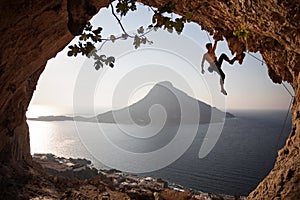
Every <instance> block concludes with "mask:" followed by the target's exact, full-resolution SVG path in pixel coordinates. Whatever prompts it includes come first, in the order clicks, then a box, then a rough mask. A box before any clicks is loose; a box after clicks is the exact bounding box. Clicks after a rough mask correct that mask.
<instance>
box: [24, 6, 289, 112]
mask: <svg viewBox="0 0 300 200" xmlns="http://www.w3.org/2000/svg"><path fill="white" fill-rule="evenodd" d="M151 16H152V11H149V10H148V8H147V7H143V6H138V11H137V12H134V13H129V14H128V15H126V17H123V19H122V23H123V25H124V27H125V28H126V30H127V32H134V31H135V30H136V29H137V28H139V27H140V26H144V27H147V26H148V25H149V24H150V23H151ZM91 22H92V24H93V25H94V26H101V27H103V28H104V30H103V32H102V36H103V37H104V38H108V37H109V36H110V35H111V34H114V35H116V36H118V35H120V34H121V29H120V26H119V25H118V23H117V21H116V20H115V19H114V17H113V16H112V15H111V12H110V9H102V10H101V11H100V13H98V14H97V15H96V16H95V17H94V18H93V19H92V20H91ZM147 37H148V39H149V40H151V41H153V42H154V43H153V44H152V45H143V46H142V47H141V48H139V49H137V50H136V49H135V48H134V46H133V44H132V42H133V41H132V40H126V41H116V42H115V43H113V44H112V43H111V42H108V43H107V44H106V45H104V47H103V48H102V51H101V53H103V54H105V55H112V56H115V57H116V65H115V67H114V68H113V69H109V68H108V67H104V69H101V70H99V71H96V70H95V69H94V68H93V66H92V64H91V61H87V59H86V58H85V57H82V56H77V57H76V58H74V57H68V56H67V51H68V48H67V47H66V48H65V49H64V50H63V51H62V52H60V53H59V54H57V56H56V57H55V58H52V59H51V60H49V61H48V63H47V66H46V69H45V71H44V72H43V74H42V75H41V78H40V80H39V82H38V85H37V89H36V92H35V93H34V96H33V99H32V101H31V105H30V107H29V112H28V114H27V115H30V116H33V115H48V114H71V113H73V100H74V98H81V97H80V95H79V96H78V84H79V85H82V84H88V83H89V82H90V84H96V86H95V88H96V89H95V90H94V93H93V94H85V92H86V91H88V90H86V91H83V90H82V96H84V95H91V98H94V102H95V104H94V105H93V106H94V107H97V108H96V110H97V112H103V111H106V110H110V109H111V108H112V106H113V107H114V108H117V107H124V106H126V104H132V103H133V102H136V101H137V100H139V99H140V98H142V97H143V96H145V95H146V94H147V92H148V91H149V90H150V89H151V87H153V85H154V84H155V83H157V82H160V81H164V80H169V81H171V82H172V84H173V85H174V86H175V87H177V88H179V89H181V90H183V91H185V92H186V93H188V94H189V95H190V96H193V97H195V98H197V99H199V100H201V101H204V102H206V103H209V104H212V105H214V106H216V107H219V108H221V109H223V110H234V109H245V110H248V109H252V110H262V109H263V110H270V109H276V110H278V109H283V110H285V109H287V108H288V106H289V102H290V96H289V94H288V93H287V91H285V89H284V87H283V86H282V85H280V84H274V83H272V81H271V79H270V78H269V77H268V74H267V67H266V66H265V65H262V63H261V62H260V61H258V60H256V59H254V58H253V57H251V56H249V55H248V54H246V57H245V60H244V63H243V64H242V65H239V64H238V63H237V62H236V63H235V64H234V65H233V66H231V65H229V64H228V63H223V66H222V68H223V70H224V72H225V74H226V80H225V88H226V90H227V93H228V95H227V96H226V97H225V96H224V95H223V94H221V93H220V86H219V76H218V75H217V74H216V73H213V74H211V73H209V72H208V71H207V67H208V63H206V64H205V66H206V67H205V69H206V73H205V74H204V75H202V74H201V73H200V62H201V59H202V56H203V54H204V53H205V44H206V43H208V42H209V38H208V36H207V33H206V32H205V31H202V30H201V27H200V26H199V25H197V24H195V23H189V24H186V25H185V28H184V31H183V33H182V34H181V35H177V34H176V33H173V34H170V33H168V32H167V31H164V30H159V31H157V32H151V33H150V34H148V35H147ZM210 39H212V38H211V37H210ZM76 41H77V39H74V40H73V41H72V42H71V43H74V42H76ZM223 52H224V53H226V54H227V55H228V56H229V57H233V56H232V55H231V53H230V51H229V50H228V47H227V45H226V41H220V42H219V43H218V48H217V51H216V54H217V56H219V55H220V54H221V53H223ZM253 55H254V56H256V57H258V58H261V56H260V54H259V53H253ZM83 68H84V69H83ZM144 69H145V70H144ZM159 69H161V70H159ZM91 76H93V77H94V79H93V80H95V83H93V82H92V81H91V80H92V78H91ZM78 77H80V78H78ZM78 80H80V81H81V82H78ZM134 83H139V84H137V85H134ZM75 84H77V85H75ZM120 85H121V86H120ZM76 87H77V90H76ZM118 87H119V89H118ZM288 87H289V88H290V86H289V85H288ZM120 88H121V90H120ZM122 88H123V89H122ZM125 88H126V89H130V88H131V91H130V90H128V91H127V90H126V89H125ZM74 91H75V93H77V94H76V95H77V96H76V95H75V96H74ZM120 91H123V92H124V93H125V91H127V92H130V94H128V93H127V94H124V95H125V96H126V95H127V96H128V97H129V98H127V97H124V99H123V98H121V99H122V100H119V99H118V101H115V100H114V98H115V96H120V95H119V93H118V94H116V93H117V92H120ZM79 92H81V91H79ZM76 100H77V99H76ZM83 101H84V100H82V103H83V104H84V102H83ZM114 101H115V102H117V104H118V105H112V102H114ZM82 106H83V108H82V112H85V113H86V112H89V110H85V108H84V105H82ZM50 107H51V108H50ZM88 107H90V105H89V106H88Z"/></svg>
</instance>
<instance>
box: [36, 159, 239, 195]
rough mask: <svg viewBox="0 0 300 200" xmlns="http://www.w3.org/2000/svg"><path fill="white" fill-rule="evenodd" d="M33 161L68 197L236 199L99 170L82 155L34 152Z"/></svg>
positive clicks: (119, 172)
mask: <svg viewBox="0 0 300 200" xmlns="http://www.w3.org/2000/svg"><path fill="white" fill-rule="evenodd" d="M33 160H34V161H35V162H37V163H38V164H40V165H41V167H42V169H43V171H44V172H45V173H46V174H47V175H48V178H49V179H50V181H51V182H52V183H54V185H56V186H59V187H62V188H64V187H65V188H68V190H67V191H65V192H63V193H62V194H60V195H61V196H62V197H64V198H65V199H77V198H81V197H82V195H83V196H85V197H86V199H118V200H119V199H143V200H148V199H149V200H152V199H153V200H164V199H165V200H169V199H170V200H171V199H172V200H174V199H179V200H180V199H186V200H187V199H191V200H202V199H207V200H210V199H214V200H234V199H244V197H241V196H239V197H237V196H236V197H234V196H229V195H224V194H215V193H205V192H201V191H196V190H192V189H188V188H184V187H182V186H179V185H176V184H170V183H168V182H167V181H164V180H162V179H160V178H152V177H141V176H137V175H134V174H127V173H124V172H121V171H118V170H114V169H110V170H104V169H100V170H99V169H96V168H93V167H92V166H91V161H89V160H86V159H80V158H76V159H74V158H63V157H57V156H55V155H53V154H34V155H33Z"/></svg>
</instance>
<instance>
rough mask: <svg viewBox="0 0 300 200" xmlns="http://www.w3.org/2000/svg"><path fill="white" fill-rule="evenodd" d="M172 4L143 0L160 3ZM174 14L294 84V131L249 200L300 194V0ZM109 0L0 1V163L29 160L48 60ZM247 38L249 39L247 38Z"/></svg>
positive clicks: (231, 1) (185, 5)
mask: <svg viewBox="0 0 300 200" xmlns="http://www.w3.org/2000/svg"><path fill="white" fill-rule="evenodd" d="M168 1H169V0H154V1H148V0H142V3H144V4H146V5H152V6H156V7H157V6H161V5H163V4H164V3H167V2H168ZM173 2H174V3H175V4H176V9H175V12H176V13H178V14H184V13H186V12H189V13H192V14H193V17H192V20H193V21H194V22H196V23H198V24H199V25H201V27H202V28H203V29H205V30H207V31H209V32H210V33H212V34H214V37H215V38H216V39H221V38H222V36H223V37H225V38H226V40H227V43H228V46H229V48H230V49H231V51H232V52H233V53H237V54H238V55H240V54H241V53H242V52H243V51H245V50H249V51H251V52H256V51H260V52H261V54H262V56H263V58H264V60H265V61H266V63H267V65H268V70H269V76H270V78H271V79H272V80H273V81H274V82H275V83H280V82H281V81H288V82H289V83H290V84H291V85H292V87H293V88H294V92H295V99H294V104H293V117H292V120H293V127H292V131H291V134H290V137H289V138H288V140H287V142H286V145H285V147H284V148H283V149H282V150H280V151H279V154H278V158H277V161H276V164H275V166H274V169H273V170H272V171H271V172H270V174H269V175H268V176H267V177H266V178H265V179H264V180H263V181H262V182H261V183H260V184H259V186H258V187H257V188H256V189H255V190H254V191H253V192H252V193H251V194H250V195H249V199H274V198H278V199H297V197H299V196H300V184H299V183H300V167H299V166H300V152H299V151H300V150H299V149H300V88H299V84H300V76H299V70H300V30H299V27H300V14H299V13H300V12H299V10H300V2H299V0H296V1H295V0H270V1H263V0H256V1H250V0H246V1H243V0H220V1H217V0H202V1H200V0H199V1H188V0H180V1H179V0H173ZM108 3H109V1H108V0H90V1H87V0H55V1H54V0H49V1H35V0H33V1H26V0H15V1H8V0H4V1H2V2H1V13H0V23H1V28H0V30H1V36H0V37H1V40H0V44H1V48H2V50H1V52H0V83H1V87H0V96H1V99H0V138H1V140H0V162H1V164H4V163H10V162H16V161H21V162H23V161H25V162H27V163H30V162H31V156H30V147H29V132H28V126H27V124H26V117H25V112H26V109H27V107H28V104H29V102H30V99H31V97H32V94H33V91H34V89H35V86H36V84H37V81H38V78H39V76H40V74H41V73H42V71H43V69H44V67H45V64H46V62H47V60H48V59H50V58H52V57H54V56H55V55H56V53H58V52H59V51H61V50H62V49H63V48H64V47H65V46H66V45H67V44H68V43H69V42H70V41H71V39H72V38H73V35H72V34H71V33H73V34H78V33H80V31H81V30H82V27H83V25H84V23H86V21H87V20H88V19H89V17H90V16H91V15H93V14H95V13H96V12H97V11H98V10H99V9H100V8H101V7H105V6H107V5H108ZM233 32H235V33H236V34H235V35H236V36H234V35H233ZM243 37H247V38H248V39H247V40H244V39H242V38H243Z"/></svg>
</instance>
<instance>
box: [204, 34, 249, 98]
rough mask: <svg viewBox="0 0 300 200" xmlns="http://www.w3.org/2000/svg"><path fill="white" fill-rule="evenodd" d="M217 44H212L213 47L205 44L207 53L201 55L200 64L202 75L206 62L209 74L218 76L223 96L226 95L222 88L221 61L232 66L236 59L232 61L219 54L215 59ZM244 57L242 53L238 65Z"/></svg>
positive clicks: (223, 76)
mask: <svg viewBox="0 0 300 200" xmlns="http://www.w3.org/2000/svg"><path fill="white" fill-rule="evenodd" d="M217 43H218V41H216V40H215V43H214V46H212V43H207V44H206V49H207V52H206V53H205V54H204V55H203V58H202V62H201V68H202V70H201V72H202V74H204V72H205V71H204V69H203V67H204V61H205V60H206V61H207V62H208V63H209V65H210V66H209V67H208V68H207V69H208V71H209V72H211V73H212V72H213V71H215V72H217V73H218V74H219V75H220V85H221V92H222V93H223V94H224V95H227V92H226V90H225V88H224V80H225V74H224V72H223V70H222V69H221V66H222V63H223V60H226V61H227V62H228V63H229V64H231V65H232V64H233V63H234V61H236V60H238V59H237V57H234V58H233V59H231V60H230V59H229V58H228V56H227V55H226V54H224V53H222V54H221V56H220V57H219V59H217V57H216V54H215V50H216V48H217ZM244 57H245V54H244V53H243V54H242V55H241V59H239V63H240V64H242V61H243V59H244Z"/></svg>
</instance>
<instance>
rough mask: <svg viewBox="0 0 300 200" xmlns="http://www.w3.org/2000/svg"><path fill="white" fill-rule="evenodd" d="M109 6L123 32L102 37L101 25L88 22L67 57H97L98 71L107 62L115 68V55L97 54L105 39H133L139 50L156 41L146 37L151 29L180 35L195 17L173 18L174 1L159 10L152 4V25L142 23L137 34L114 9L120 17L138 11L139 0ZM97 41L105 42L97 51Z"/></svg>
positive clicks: (188, 15)
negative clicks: (96, 26) (129, 30)
mask: <svg viewBox="0 0 300 200" xmlns="http://www.w3.org/2000/svg"><path fill="white" fill-rule="evenodd" d="M110 6H111V12H112V15H113V16H114V17H115V18H116V20H117V21H118V23H119V25H120V27H121V29H122V31H123V33H122V35H120V36H115V35H110V37H109V38H106V39H103V38H102V36H101V31H102V28H101V27H98V28H96V29H93V27H92V25H91V24H90V23H87V25H86V26H85V28H84V30H83V33H82V34H81V36H80V37H79V42H78V44H74V45H70V46H69V49H70V50H69V51H68V56H77V54H81V55H83V56H87V57H88V58H90V57H92V58H93V59H94V60H95V63H94V66H95V69H96V70H99V69H100V68H102V67H103V66H104V65H107V66H110V67H114V63H115V58H114V57H113V56H108V57H107V56H106V55H98V52H99V51H100V50H101V48H102V47H103V45H104V44H105V43H106V42H109V41H110V42H113V43H114V42H115V41H116V40H119V39H122V40H126V39H128V38H130V39H132V40H133V46H134V47H135V48H136V49H137V48H139V47H140V46H141V44H152V43H153V42H152V41H150V40H148V38H147V37H146V35H147V34H148V33H149V32H151V31H152V30H154V31H156V30H157V29H159V28H163V29H166V30H168V31H169V32H170V33H172V32H173V30H175V31H176V32H177V33H178V34H180V33H181V32H182V30H183V28H184V23H186V22H190V21H191V18H192V15H191V13H185V15H184V16H182V17H179V18H175V19H174V20H173V19H172V18H173V17H172V13H173V11H174V9H175V4H174V3H172V2H171V1H170V2H168V3H166V4H165V5H163V6H161V7H160V8H158V9H154V8H152V7H150V9H151V10H152V11H153V13H154V14H153V16H152V24H150V25H149V26H148V27H147V28H144V27H143V26H141V27H139V28H138V29H137V30H136V33H134V34H131V35H130V34H128V33H127V32H126V30H125V28H124V27H123V25H122V23H121V19H119V17H118V16H117V15H116V13H115V11H114V10H115V8H116V12H117V13H118V14H119V15H120V17H123V16H126V14H127V13H128V12H129V11H135V10H136V9H137V6H136V0H118V3H117V4H116V7H115V8H114V6H113V5H112V4H110ZM97 43H102V45H101V46H100V48H99V49H98V50H97V49H96V47H95V45H96V44H97Z"/></svg>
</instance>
